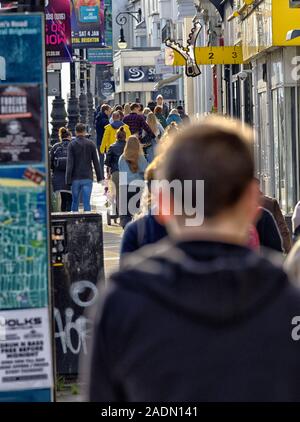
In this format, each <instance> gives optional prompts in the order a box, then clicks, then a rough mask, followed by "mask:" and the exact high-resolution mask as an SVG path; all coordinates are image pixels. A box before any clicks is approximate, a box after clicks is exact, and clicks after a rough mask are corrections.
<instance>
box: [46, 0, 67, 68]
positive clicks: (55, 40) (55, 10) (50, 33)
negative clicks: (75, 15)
mask: <svg viewBox="0 0 300 422" xmlns="http://www.w3.org/2000/svg"><path fill="white" fill-rule="evenodd" d="M45 3H46V11H45V12H46V13H45V18H46V56H47V61H48V63H52V62H59V63H63V62H70V61H72V45H71V10H70V1H69V0H46V2H45Z"/></svg>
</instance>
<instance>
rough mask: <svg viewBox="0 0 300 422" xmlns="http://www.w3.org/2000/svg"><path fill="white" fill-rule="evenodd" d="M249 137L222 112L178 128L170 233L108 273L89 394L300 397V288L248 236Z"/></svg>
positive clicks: (251, 200) (254, 200)
mask: <svg viewBox="0 0 300 422" xmlns="http://www.w3.org/2000/svg"><path fill="white" fill-rule="evenodd" d="M252 141H253V134H252V132H249V133H248V131H246V129H245V128H243V127H242V125H241V124H240V123H237V122H231V121H226V119H221V118H211V119H207V120H205V121H203V123H201V124H197V125H194V126H191V127H187V128H186V130H185V131H181V132H179V133H177V134H176V135H175V137H174V139H173V142H172V143H171V145H170V147H169V148H168V149H167V150H166V152H165V155H164V157H163V159H162V160H161V162H160V163H161V164H160V166H161V167H160V170H159V172H158V175H157V176H158V180H164V181H165V182H169V183H170V184H171V183H173V182H176V183H177V184H179V188H178V187H177V188H176V189H172V191H171V194H170V191H167V184H166V183H165V184H164V185H163V186H164V187H162V188H161V190H159V191H158V192H156V193H154V194H155V195H156V197H157V201H156V203H157V206H158V211H159V212H158V214H159V218H160V221H161V222H163V223H164V225H166V227H167V229H168V232H169V239H167V240H164V241H162V243H157V244H155V245H154V246H149V247H146V248H144V249H141V250H140V251H139V252H136V253H134V254H132V255H130V256H129V257H128V258H127V260H126V259H125V262H124V264H123V265H122V269H121V271H119V272H117V273H115V274H113V275H112V276H111V277H110V280H109V286H110V287H109V291H108V292H107V294H106V297H105V299H104V300H103V297H101V301H102V305H101V306H99V308H98V314H97V317H96V323H95V331H94V335H93V339H94V344H93V348H92V355H91V363H90V367H89V374H90V381H89V391H88V392H89V399H90V400H91V401H99V402H102V401H103V402H120V401H122V402H125V401H128V402H202V401H203V402H211V401H229V402H235V401H242V402H243V401H253V402H255V401H294V400H296V401H299V388H300V366H299V355H300V343H299V342H296V341H293V339H292V336H293V338H294V339H298V338H299V331H300V330H299V327H298V326H297V324H299V322H298V320H297V322H295V323H294V322H292V321H294V317H295V316H296V315H299V311H300V294H299V291H298V290H297V289H296V288H294V287H293V286H292V285H290V284H289V282H288V279H287V276H286V274H285V273H284V272H283V270H282V269H281V268H280V267H276V266H274V265H273V264H272V263H271V262H270V261H268V260H267V259H265V258H263V257H261V256H260V255H259V254H257V253H255V252H254V251H252V250H251V249H250V248H248V247H246V245H247V243H248V238H249V228H250V226H251V225H252V224H253V221H254V218H255V216H256V213H257V207H258V204H259V192H258V187H257V184H256V182H255V181H254V161H253V157H252V155H253V152H252V145H251V144H252ZM201 181H203V182H204V193H203V192H202V191H201V186H202V184H201ZM185 184H186V187H185V189H187V190H184V191H183V192H182V191H181V190H180V187H181V188H183V187H184V186H185ZM169 187H170V186H169ZM183 193H184V194H183ZM202 193H203V195H202ZM187 197H188V198H189V200H187ZM190 202H191V203H190ZM191 205H193V207H195V209H194V211H193V210H192V208H191ZM202 206H203V208H204V215H203V218H204V220H203V224H201V215H200V216H199V215H198V211H197V207H200V211H201V207H202ZM176 210H177V211H176ZM180 210H181V212H179V211H180ZM192 211H193V212H192ZM195 216H198V218H197V220H195V221H194V218H195ZM292 324H295V325H296V328H295V327H293V325H292Z"/></svg>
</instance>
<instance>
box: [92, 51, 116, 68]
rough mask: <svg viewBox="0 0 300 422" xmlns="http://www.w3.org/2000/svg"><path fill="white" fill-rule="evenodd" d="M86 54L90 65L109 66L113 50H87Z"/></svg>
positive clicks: (111, 61)
mask: <svg viewBox="0 0 300 422" xmlns="http://www.w3.org/2000/svg"><path fill="white" fill-rule="evenodd" d="M87 52H88V57H87V58H88V61H89V62H90V63H96V64H107V65H111V64H112V63H113V49H112V47H109V48H89V49H88V50H87Z"/></svg>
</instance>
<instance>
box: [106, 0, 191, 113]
mask: <svg viewBox="0 0 300 422" xmlns="http://www.w3.org/2000/svg"><path fill="white" fill-rule="evenodd" d="M139 9H140V10H141V21H140V22H137V20H136V19H135V18H134V17H132V16H131V15H130V14H133V15H134V16H135V17H136V16H138V14H137V12H138V11H139ZM194 10H195V9H194ZM121 11H123V12H129V14H127V13H126V14H125V16H126V19H127V22H126V24H124V25H123V31H124V37H125V40H126V44H127V48H126V49H120V48H116V49H115V54H114V80H115V86H116V91H115V92H116V93H115V102H119V103H125V102H132V101H135V100H136V99H139V100H140V101H141V103H143V104H145V105H146V104H147V103H148V102H149V101H151V100H152V99H155V98H156V96H157V95H158V94H163V95H164V97H165V100H166V101H169V102H170V104H175V103H177V102H178V101H179V99H180V98H181V99H182V98H183V80H182V75H183V72H182V69H176V68H173V67H170V66H169V67H168V66H165V64H164V60H165V59H164V41H165V40H166V39H167V38H168V37H172V38H177V37H178V35H180V31H181V30H182V27H181V24H179V25H178V2H177V0H128V1H127V2H126V4H123V9H122V10H121V9H120V8H119V12H121ZM120 29H121V27H120V26H119V27H115V31H117V32H118V33H120ZM177 73H180V74H179V75H178V78H174V75H176V74H177ZM162 81H164V82H162ZM169 81H170V82H169ZM181 103H183V100H182V101H181Z"/></svg>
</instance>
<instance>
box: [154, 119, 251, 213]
mask: <svg viewBox="0 0 300 422" xmlns="http://www.w3.org/2000/svg"><path fill="white" fill-rule="evenodd" d="M252 141H253V133H252V131H251V130H250V129H248V128H244V127H242V125H241V124H240V123H238V122H237V121H232V120H227V119H224V118H221V117H214V118H207V119H205V120H203V122H202V123H198V124H195V125H193V126H191V127H189V128H188V129H186V130H184V131H182V132H178V134H175V137H174V139H173V142H172V143H171V146H170V147H169V148H168V150H167V152H166V153H165V157H164V160H163V163H162V169H161V172H160V174H159V178H163V179H164V180H167V181H168V182H172V181H175V180H177V181H180V182H181V185H182V186H184V182H185V181H192V182H193V189H192V198H193V203H194V204H195V201H196V198H197V192H196V181H204V219H211V218H214V217H217V216H218V215H219V214H221V213H222V212H224V211H226V210H230V209H231V208H233V207H235V205H236V204H237V203H238V202H239V200H240V199H241V197H242V196H243V194H244V193H245V192H246V190H247V188H248V187H249V186H250V184H251V182H253V177H254V162H253V157H252V149H251V142H252Z"/></svg>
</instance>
